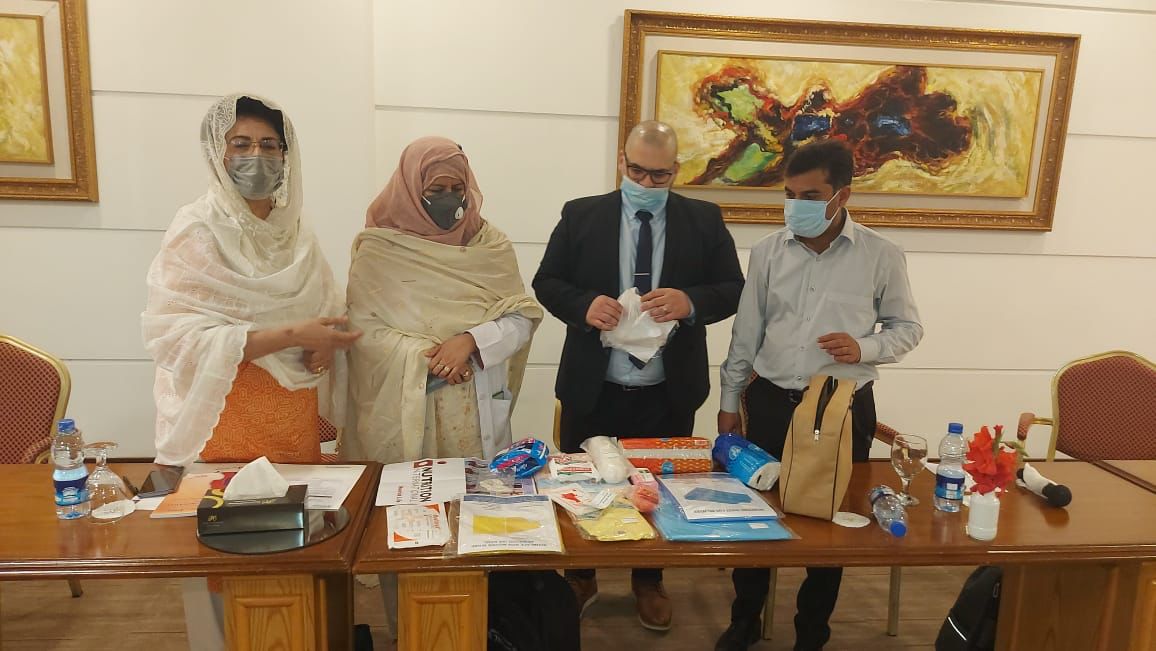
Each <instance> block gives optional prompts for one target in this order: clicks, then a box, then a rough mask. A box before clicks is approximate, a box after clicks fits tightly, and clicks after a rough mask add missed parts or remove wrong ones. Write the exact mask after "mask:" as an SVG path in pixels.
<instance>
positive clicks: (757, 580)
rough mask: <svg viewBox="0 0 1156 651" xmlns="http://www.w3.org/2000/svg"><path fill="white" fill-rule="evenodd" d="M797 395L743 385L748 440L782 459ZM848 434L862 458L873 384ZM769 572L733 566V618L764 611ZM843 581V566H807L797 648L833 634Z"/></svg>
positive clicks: (870, 424) (860, 394)
mask: <svg viewBox="0 0 1156 651" xmlns="http://www.w3.org/2000/svg"><path fill="white" fill-rule="evenodd" d="M800 398H801V395H800V392H798V391H788V390H786V389H782V388H780V387H778V386H776V385H774V384H772V383H771V382H770V381H768V380H765V379H763V378H758V379H756V380H755V381H754V382H752V383H751V385H750V387H749V388H748V389H747V399H746V403H747V430H748V431H747V439H749V440H750V441H751V442H752V443H754V444H755V445H758V446H759V447H761V448H763V449H764V450H766V451H767V452H769V453H771V454H772V455H774V457H775V458H776V459H782V458H783V444H784V443H785V442H786V439H787V428H788V427H789V426H790V424H791V416H792V415H793V414H794V413H795V407H796V406H797V405H798V403H799V400H800ZM851 436H852V451H851V458H852V460H853V461H856V462H859V461H866V460H867V458H868V456H869V455H870V453H871V440H872V439H873V438H874V437H875V394H874V393H873V391H872V387H871V384H867V385H866V386H863V387H860V388H859V390H857V391H856V392H855V398H854V401H853V402H852V403H851ZM770 580H771V571H770V570H769V569H766V568H736V569H735V570H734V572H733V573H732V575H731V581H732V582H733V583H734V586H735V601H734V603H733V604H731V619H732V620H742V619H757V618H758V617H759V616H760V615H761V614H762V612H763V605H764V604H765V603H766V600H767V590H768V589H769V586H770ZM842 581H843V568H841V567H808V568H807V578H806V579H805V580H804V581H803V585H801V586H800V587H799V595H798V597H797V600H796V608H797V612H796V614H795V649H796V650H806V651H810V650H812V649H822V648H823V645H824V644H826V643H827V640H828V639H830V637H831V627H830V625H829V620H830V619H831V613H832V612H834V610H835V601H836V600H837V599H838V598H839V584H840V583H841V582H842Z"/></svg>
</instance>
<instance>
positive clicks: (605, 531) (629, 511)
mask: <svg viewBox="0 0 1156 651" xmlns="http://www.w3.org/2000/svg"><path fill="white" fill-rule="evenodd" d="M568 513H569V514H570V519H571V520H573V521H574V526H575V527H576V528H577V529H578V533H580V534H582V537H583V538H585V539H586V540H597V541H600V542H618V541H622V540H650V539H652V538H654V537H655V533H654V528H653V527H651V526H650V523H648V522H647V521H646V518H644V517H642V514H641V513H639V512H638V509H636V508H634V505H632V504H631V503H630V502H629V501H627V500H626V499H624V498H622V497H617V498H615V499H614V501H613V502H612V503H611V504H610V506H608V507H606V508H604V509H602V510H600V511H594V512H592V513H589V514H586V515H577V514H576V513H572V512H568Z"/></svg>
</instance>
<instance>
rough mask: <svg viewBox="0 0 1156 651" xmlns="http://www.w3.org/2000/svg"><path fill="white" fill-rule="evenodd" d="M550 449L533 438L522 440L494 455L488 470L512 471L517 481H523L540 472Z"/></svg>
mask: <svg viewBox="0 0 1156 651" xmlns="http://www.w3.org/2000/svg"><path fill="white" fill-rule="evenodd" d="M549 454H550V448H548V447H547V446H546V444H545V443H543V442H542V441H539V440H538V439H535V438H524V439H522V440H521V441H517V442H515V443H513V444H512V445H510V446H509V447H507V448H506V449H504V450H502V451H501V452H499V453H497V454H496V455H494V458H493V460H492V461H490V470H493V471H495V472H497V471H499V470H504V471H507V472H509V471H513V473H514V476H515V477H517V478H518V479H524V478H526V477H529V476H531V475H533V474H534V473H536V472H538V471H539V470H541V469H542V468H543V467H544V466H545V465H546V457H547V456H549Z"/></svg>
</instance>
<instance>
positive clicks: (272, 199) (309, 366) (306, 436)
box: [141, 95, 358, 466]
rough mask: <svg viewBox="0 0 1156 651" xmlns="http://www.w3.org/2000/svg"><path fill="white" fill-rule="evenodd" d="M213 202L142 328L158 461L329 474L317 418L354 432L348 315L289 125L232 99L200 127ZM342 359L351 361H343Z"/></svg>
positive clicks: (159, 277)
mask: <svg viewBox="0 0 1156 651" xmlns="http://www.w3.org/2000/svg"><path fill="white" fill-rule="evenodd" d="M201 150H202V153H203V154H204V157H205V164H206V165H207V166H208V169H209V188H208V191H207V192H206V193H205V194H204V195H203V196H201V198H199V199H197V200H196V201H194V202H193V203H191V204H189V205H187V206H184V207H183V208H181V209H180V210H178V211H177V216H176V218H175V219H173V223H172V225H171V226H170V227H169V230H168V232H167V233H165V238H164V241H163V242H162V244H161V250H160V253H159V254H157V257H156V259H154V260H153V263H152V266H151V268H150V269H149V273H148V292H149V296H148V307H147V308H146V309H145V312H144V314H143V315H142V317H141V320H142V326H143V331H144V340H145V347H146V348H147V349H148V351H149V354H150V355H152V357H153V359H154V360H155V361H156V365H157V369H156V383H155V386H154V391H153V392H154V397H155V399H156V406H157V428H156V448H157V463H161V464H167V465H178V466H183V465H186V464H188V463H189V462H192V461H194V460H195V459H197V458H198V457H199V458H201V459H202V460H204V461H251V460H252V459H254V458H257V457H260V456H268V457H269V459H270V460H271V461H281V462H304V463H308V462H313V463H316V462H319V461H320V460H321V449H320V435H319V425H320V424H321V423H322V421H321V420H320V419H319V418H318V416H319V415H320V416H322V417H324V418H326V419H327V420H328V421H329V422H330V423H334V424H342V423H343V422H344V414H342V413H340V412H341V411H342V407H343V404H344V400H343V398H344V392H345V386H344V380H345V371H346V366H345V361H344V353H343V352H342V351H343V349H346V348H348V347H349V346H350V345H351V344H352V343H353V341H354V340H356V339H357V337H358V333H356V332H342V331H341V330H340V329H339V328H341V327H342V326H343V325H345V318H344V317H343V316H342V313H343V311H344V310H343V305H342V301H341V297H340V295H339V294H338V292H337V290H336V287H335V284H334V280H333V272H332V271H331V270H330V269H329V265H328V264H327V263H326V261H325V258H324V256H323V255H322V253H321V249H320V248H319V247H318V245H317V240H316V239H315V238H314V236H313V234H312V233H311V232H309V230H308V229H306V228H305V227H304V226H303V225H302V224H301V163H300V157H299V154H298V151H297V138H296V134H295V133H294V131H293V125H292V123H291V122H290V121H289V118H288V117H286V116H285V114H284V113H283V112H282V111H281V110H280V109H278V108H277V107H276V105H274V104H273V103H272V102H269V101H267V100H263V99H260V98H257V97H254V96H252V95H230V96H228V97H225V98H223V99H221V100H220V101H218V102H216V103H215V104H214V105H213V106H212V107H211V108H210V109H209V112H208V113H207V114H206V115H205V119H204V121H203V123H202V125H201ZM336 353H341V354H336Z"/></svg>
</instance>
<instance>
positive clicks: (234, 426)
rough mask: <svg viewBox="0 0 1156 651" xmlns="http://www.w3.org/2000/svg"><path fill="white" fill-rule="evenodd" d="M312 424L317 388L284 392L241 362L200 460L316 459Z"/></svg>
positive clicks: (318, 455) (317, 444)
mask: <svg viewBox="0 0 1156 651" xmlns="http://www.w3.org/2000/svg"><path fill="white" fill-rule="evenodd" d="M318 422H319V421H318V416H317V389H298V390H297V391H290V390H289V389H286V388H285V387H283V386H281V385H280V384H279V383H278V382H277V380H275V379H274V378H273V376H272V375H269V373H268V372H267V371H266V370H265V369H263V368H261V367H260V366H257V365H256V364H252V363H250V362H242V363H241V366H240V368H238V369H237V378H236V379H235V380H233V388H232V390H230V391H229V395H228V396H226V398H225V408H224V409H223V410H222V411H221V419H220V421H218V423H217V427H216V428H215V429H214V430H213V436H212V438H210V439H209V441H208V443H206V444H205V449H204V450H202V451H201V460H202V461H205V462H208V463H226V462H249V461H252V460H253V459H256V458H258V457H262V456H264V457H268V458H269V461H272V462H273V463H321V435H320V433H319V431H318Z"/></svg>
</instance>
